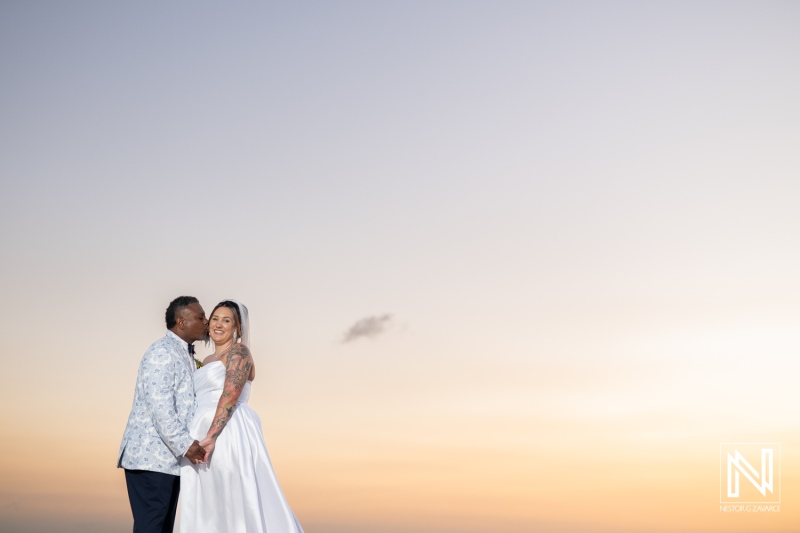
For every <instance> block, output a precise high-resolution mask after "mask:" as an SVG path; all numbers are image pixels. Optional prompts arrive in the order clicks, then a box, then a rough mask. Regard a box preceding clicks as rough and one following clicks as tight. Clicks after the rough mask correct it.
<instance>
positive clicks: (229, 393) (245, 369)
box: [208, 344, 253, 438]
mask: <svg viewBox="0 0 800 533" xmlns="http://www.w3.org/2000/svg"><path fill="white" fill-rule="evenodd" d="M251 368H253V359H252V357H250V350H248V349H247V346H245V345H243V344H235V345H234V346H233V348H231V351H230V352H228V364H227V366H226V372H225V385H224V387H223V389H222V396H220V399H219V403H218V404H217V412H216V414H215V415H214V421H213V422H211V427H210V428H209V429H208V436H209V437H213V438H217V437H218V436H219V434H220V433H222V430H223V429H224V428H225V425H226V424H227V423H228V420H230V419H231V416H233V410H234V409H236V402H237V401H238V400H239V396H240V395H241V394H242V389H244V386H245V384H246V383H247V378H248V377H250V369H251Z"/></svg>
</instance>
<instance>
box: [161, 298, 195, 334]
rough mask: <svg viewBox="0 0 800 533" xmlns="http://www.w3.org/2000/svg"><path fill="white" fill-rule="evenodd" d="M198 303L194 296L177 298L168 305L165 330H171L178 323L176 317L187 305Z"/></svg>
mask: <svg viewBox="0 0 800 533" xmlns="http://www.w3.org/2000/svg"><path fill="white" fill-rule="evenodd" d="M199 303H200V301H199V300H198V299H197V298H195V297H194V296H178V297H177V298H175V299H174V300H172V301H171V302H170V303H169V306H168V307H167V314H166V319H167V329H172V328H174V327H175V324H177V323H178V315H180V313H181V311H183V310H184V308H186V307H187V306H189V305H192V304H199Z"/></svg>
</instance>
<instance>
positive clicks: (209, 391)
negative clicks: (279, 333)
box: [180, 300, 303, 533]
mask: <svg viewBox="0 0 800 533" xmlns="http://www.w3.org/2000/svg"><path fill="white" fill-rule="evenodd" d="M208 329H209V336H210V337H211V340H212V341H214V345H215V350H214V353H213V355H210V356H208V357H207V358H206V359H205V360H204V361H203V365H202V366H201V367H200V368H199V369H198V370H197V371H196V372H195V374H194V390H195V394H196V396H197V412H196V414H195V416H194V419H192V422H191V423H190V424H189V432H190V433H191V434H192V436H193V437H194V438H197V439H198V440H199V441H200V445H201V446H203V447H204V448H205V449H206V452H207V453H206V461H208V462H206V463H202V464H196V465H195V464H192V463H191V462H189V461H188V460H186V459H184V460H183V462H182V464H181V498H180V502H181V515H180V523H181V533H220V532H226V533H245V532H247V533H252V532H260V533H264V532H269V533H303V528H301V527H300V524H299V522H298V521H297V519H296V518H295V516H294V513H292V510H291V509H290V508H289V505H288V504H287V503H286V498H284V496H283V492H282V491H281V488H280V486H279V485H278V480H277V478H276V477H275V472H274V470H273V469H272V463H271V462H270V460H269V454H268V453H267V447H266V444H265V443H264V435H263V434H262V432H261V420H260V419H259V418H258V415H257V414H256V412H255V411H253V410H252V409H250V407H249V406H248V405H247V400H248V398H249V397H250V387H251V384H252V381H253V379H254V378H255V374H256V370H255V366H254V365H253V358H252V356H251V355H250V350H249V349H248V348H247V343H248V341H249V339H248V336H249V323H248V316H247V307H245V306H244V305H242V304H241V303H240V302H237V301H234V300H224V301H222V302H220V303H219V304H217V306H216V307H215V308H214V310H213V311H212V312H211V318H210V319H209V324H208Z"/></svg>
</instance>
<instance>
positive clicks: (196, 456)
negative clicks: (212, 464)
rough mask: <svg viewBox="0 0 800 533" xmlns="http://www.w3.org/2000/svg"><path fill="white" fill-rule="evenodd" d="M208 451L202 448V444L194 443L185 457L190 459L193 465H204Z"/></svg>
mask: <svg viewBox="0 0 800 533" xmlns="http://www.w3.org/2000/svg"><path fill="white" fill-rule="evenodd" d="M205 455H206V451H205V450H204V449H203V447H202V446H200V443H199V442H197V441H194V442H193V443H192V445H191V446H189V449H188V450H186V453H185V454H183V456H184V457H186V458H187V459H189V460H190V461H191V462H192V463H193V464H198V463H202V462H204V461H205V459H204V458H205Z"/></svg>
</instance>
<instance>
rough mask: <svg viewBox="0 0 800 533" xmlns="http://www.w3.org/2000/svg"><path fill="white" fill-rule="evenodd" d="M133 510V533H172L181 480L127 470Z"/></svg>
mask: <svg viewBox="0 0 800 533" xmlns="http://www.w3.org/2000/svg"><path fill="white" fill-rule="evenodd" d="M125 483H126V484H127V485H128V499H129V500H130V501H131V511H133V533H172V528H173V526H175V510H176V509H177V508H178V494H179V493H180V491H181V477H180V476H172V475H170V474H162V473H161V472H150V471H148V470H125Z"/></svg>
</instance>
